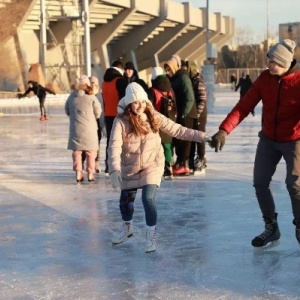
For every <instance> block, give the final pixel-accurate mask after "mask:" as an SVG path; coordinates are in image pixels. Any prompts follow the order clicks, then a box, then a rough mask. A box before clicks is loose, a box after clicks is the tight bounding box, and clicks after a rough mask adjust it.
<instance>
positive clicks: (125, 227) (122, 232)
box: [111, 222, 133, 245]
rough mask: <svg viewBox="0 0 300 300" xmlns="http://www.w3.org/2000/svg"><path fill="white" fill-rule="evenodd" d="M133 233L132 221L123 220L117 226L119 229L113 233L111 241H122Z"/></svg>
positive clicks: (119, 242) (115, 243)
mask: <svg viewBox="0 0 300 300" xmlns="http://www.w3.org/2000/svg"><path fill="white" fill-rule="evenodd" d="M132 234H133V226H132V223H131V222H130V223H125V222H123V223H122V225H121V226H120V228H119V231H118V232H117V233H116V234H115V235H114V237H113V238H112V240H111V242H112V243H113V245H117V244H121V243H123V242H124V241H125V240H126V239H127V238H129V237H131V236H132Z"/></svg>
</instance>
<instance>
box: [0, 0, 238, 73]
mask: <svg viewBox="0 0 300 300" xmlns="http://www.w3.org/2000/svg"><path fill="white" fill-rule="evenodd" d="M41 1H45V7H46V16H45V17H46V20H47V30H48V33H47V43H48V48H47V49H48V50H47V53H46V56H47V58H46V67H49V66H50V65H51V66H52V67H53V66H54V65H57V66H60V68H62V67H66V66H70V65H77V66H78V65H82V53H83V49H80V50H78V49H77V50H76V51H74V45H75V44H76V47H77V48H78V47H79V46H78V45H81V46H82V45H83V41H84V39H85V31H84V26H83V23H84V21H86V20H84V19H88V20H87V21H88V23H89V29H90V31H89V34H90V44H91V45H90V46H91V52H92V53H93V57H94V59H93V64H94V65H95V63H96V64H99V65H100V68H101V69H102V71H103V70H105V69H106V68H107V67H108V66H109V65H110V63H111V61H112V60H114V59H117V58H121V59H126V60H131V61H133V62H134V63H135V64H136V65H137V68H138V70H144V69H147V68H150V67H152V66H155V65H159V64H160V63H161V62H163V61H165V60H167V59H168V58H169V57H170V56H171V55H172V54H174V53H176V54H178V55H179V56H181V57H182V58H184V59H189V60H195V61H198V63H199V64H202V63H203V60H204V59H205V57H206V52H205V49H206V48H205V47H206V39H205V32H206V26H205V25H206V23H205V22H206V8H196V7H192V5H191V4H190V3H189V2H185V3H177V2H174V1H170V0H152V1H147V0H90V1H88V3H89V8H88V10H89V12H88V16H86V15H85V11H84V10H83V8H82V6H83V5H82V4H83V3H82V2H84V1H81V0H79V1H76V0H61V1H58V0H0V16H2V17H4V18H5V19H6V20H7V22H6V24H11V23H13V24H14V25H13V26H12V27H11V28H8V27H9V25H8V26H6V27H7V28H6V30H7V34H6V33H5V32H4V31H3V30H1V29H0V34H1V35H2V38H3V40H5V39H9V38H10V37H11V36H12V35H14V34H15V35H17V36H18V41H19V45H15V46H16V48H18V47H19V48H21V49H22V53H23V54H22V55H21V56H22V57H21V58H20V59H23V60H24V58H25V56H26V60H27V64H30V63H32V62H34V61H35V62H36V61H39V57H37V54H36V52H35V53H33V52H32V51H31V47H32V46H33V44H32V43H31V42H29V41H28V40H27V39H28V37H29V36H30V37H32V38H34V39H37V41H36V42H38V40H39V39H40V27H41V20H42V16H41ZM14 13H18V14H21V17H20V20H19V21H18V23H16V20H15V18H13V17H15V16H14ZM2 19H3V18H2ZM12 19H14V21H12ZM209 32H210V40H209V42H210V43H212V44H214V45H216V47H217V48H220V47H222V46H223V45H224V44H225V43H226V42H228V40H230V39H231V38H232V37H233V35H234V19H232V18H230V17H228V16H222V14H221V13H220V12H217V13H210V14H209ZM33 34H34V37H33ZM67 44H69V46H66V45H67ZM71 44H73V46H71ZM61 45H65V46H64V47H63V48H62V46H61ZM54 48H57V49H56V51H54ZM58 49H60V50H58ZM75 52H76V53H75ZM24 53H25V54H26V55H24ZM71 53H73V54H74V53H75V54H74V55H75V56H78V58H77V59H75V58H74V57H72V59H71V58H70V57H71V56H74V55H73V54H72V55H71ZM53 55H55V57H56V58H57V59H55V57H53ZM62 60H63V61H64V63H62V62H61V61H62ZM66 60H67V61H66ZM55 61H56V62H55ZM75 61H77V62H76V63H75ZM25 65H26V64H25ZM60 72H61V70H60ZM47 76H51V75H50V74H49V72H48V75H47Z"/></svg>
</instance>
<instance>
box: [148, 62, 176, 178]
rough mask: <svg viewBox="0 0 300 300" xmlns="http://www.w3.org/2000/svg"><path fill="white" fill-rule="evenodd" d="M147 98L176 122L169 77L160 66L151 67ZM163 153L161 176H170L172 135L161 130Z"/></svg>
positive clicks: (174, 103)
mask: <svg viewBox="0 0 300 300" xmlns="http://www.w3.org/2000/svg"><path fill="white" fill-rule="evenodd" d="M148 98H149V100H150V101H151V102H152V104H153V106H154V108H155V109H156V110H157V111H159V112H160V113H161V114H163V115H164V116H166V117H168V118H169V119H171V120H172V121H173V122H176V117H177V108H176V100H175V95H174V91H173V89H172V86H171V83H170V80H169V78H168V77H167V76H166V74H164V72H163V69H162V68H161V67H155V68H152V87H151V88H149V90H148ZM159 134H160V137H161V144H162V146H163V149H164V154H165V169H164V174H163V177H164V178H165V179H171V178H172V168H171V164H172V162H173V147H172V137H171V136H169V135H168V134H166V133H165V132H163V131H160V132H159Z"/></svg>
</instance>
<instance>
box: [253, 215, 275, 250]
mask: <svg viewBox="0 0 300 300" xmlns="http://www.w3.org/2000/svg"><path fill="white" fill-rule="evenodd" d="M263 219H264V222H265V231H264V232H262V233H261V234H260V235H258V236H257V237H255V238H254V239H253V240H252V242H251V244H252V246H253V247H265V246H266V245H267V244H268V243H272V244H274V242H277V241H278V242H279V238H280V235H281V234H280V230H279V227H278V223H277V213H275V218H274V219H268V218H265V217H264V218H263Z"/></svg>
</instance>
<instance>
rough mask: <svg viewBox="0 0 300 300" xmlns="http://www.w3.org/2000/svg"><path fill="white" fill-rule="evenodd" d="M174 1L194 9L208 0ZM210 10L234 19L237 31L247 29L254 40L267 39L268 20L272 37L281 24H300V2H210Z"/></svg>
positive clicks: (227, 0) (294, 0)
mask: <svg viewBox="0 0 300 300" xmlns="http://www.w3.org/2000/svg"><path fill="white" fill-rule="evenodd" d="M173 1H175V2H180V3H181V2H191V3H192V5H193V6H194V7H205V6H206V0H191V1H180V0H173ZM267 3H268V5H267ZM267 7H269V9H267ZM209 10H210V12H211V13H214V12H220V13H222V15H223V16H230V17H232V18H234V19H235V26H236V29H239V28H240V29H247V31H249V32H251V34H252V35H253V39H254V40H257V39H259V40H262V39H264V38H266V35H267V34H266V33H267V19H269V32H270V36H271V35H274V34H276V33H278V27H279V24H281V23H289V22H300V0H209ZM267 11H268V12H269V13H267ZM267 15H268V16H269V17H268V18H267Z"/></svg>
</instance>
